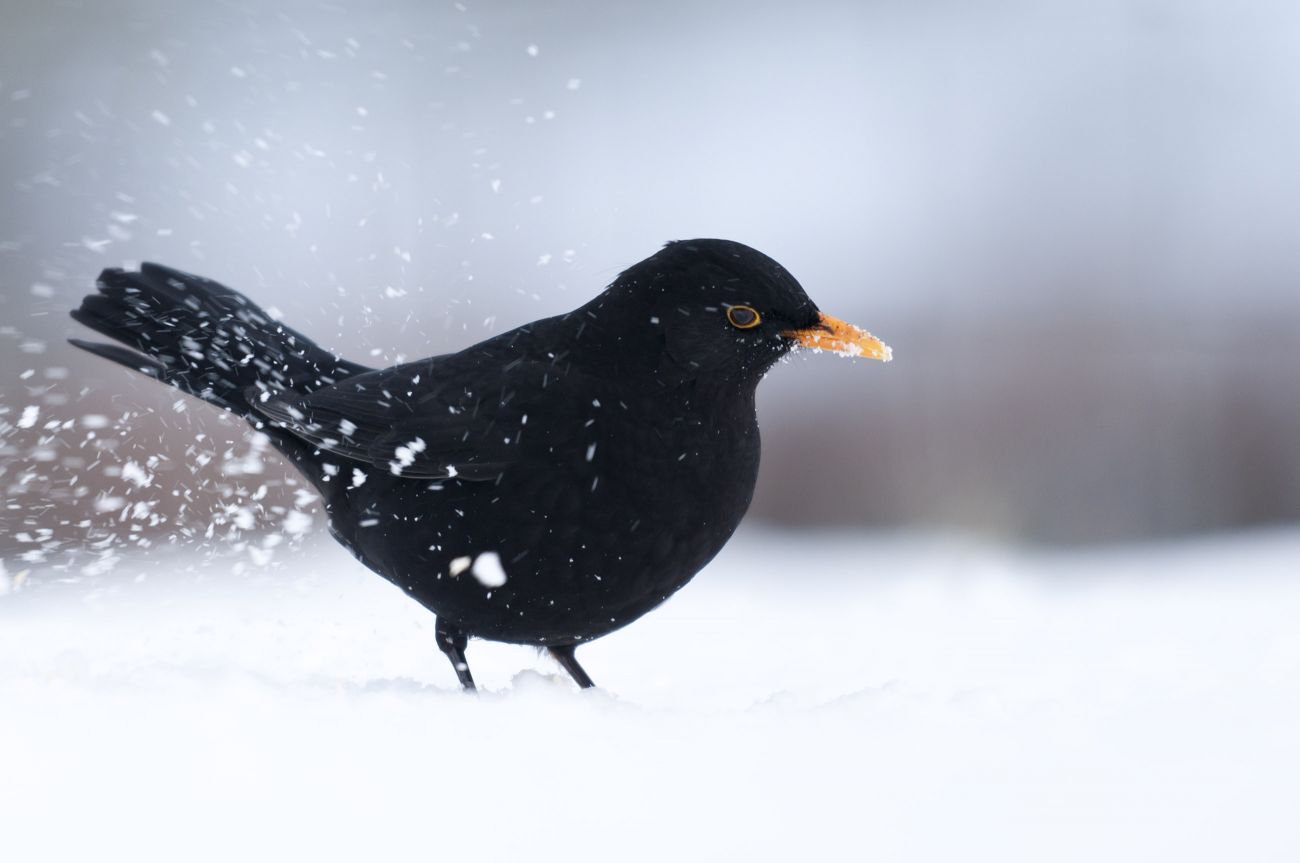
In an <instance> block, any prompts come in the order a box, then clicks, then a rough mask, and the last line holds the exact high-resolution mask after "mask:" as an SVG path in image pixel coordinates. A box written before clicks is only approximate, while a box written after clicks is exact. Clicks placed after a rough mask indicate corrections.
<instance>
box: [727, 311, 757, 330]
mask: <svg viewBox="0 0 1300 863" xmlns="http://www.w3.org/2000/svg"><path fill="white" fill-rule="evenodd" d="M727 320H728V321H730V322H731V325H732V326H733V327H735V328H736V329H738V330H748V329H752V328H754V327H756V326H758V325H759V324H760V323H762V321H763V318H762V317H761V316H760V315H759V314H758V312H757V311H756V310H755V309H753V308H752V307H750V306H728V307H727Z"/></svg>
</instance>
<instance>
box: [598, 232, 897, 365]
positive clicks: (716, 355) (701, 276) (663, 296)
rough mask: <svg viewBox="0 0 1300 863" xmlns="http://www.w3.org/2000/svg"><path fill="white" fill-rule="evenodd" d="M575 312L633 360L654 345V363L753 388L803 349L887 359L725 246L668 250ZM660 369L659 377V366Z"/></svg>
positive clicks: (778, 269)
mask: <svg viewBox="0 0 1300 863" xmlns="http://www.w3.org/2000/svg"><path fill="white" fill-rule="evenodd" d="M578 314H579V315H585V317H586V318H587V319H590V321H591V322H592V323H593V324H594V325H595V326H596V327H598V328H599V329H601V330H602V331H603V332H604V334H605V335H606V336H609V335H617V336H618V338H619V340H620V341H623V342H624V344H625V346H626V348H627V349H628V350H629V351H631V350H635V351H636V353H637V355H645V353H646V352H645V350H644V347H638V348H636V349H634V348H633V345H642V346H643V345H644V344H645V342H646V341H653V342H654V343H655V344H657V345H658V346H659V350H658V351H655V352H654V353H657V354H658V355H659V359H660V360H661V361H662V360H667V362H668V363H671V364H672V365H675V366H676V367H677V368H678V369H680V371H681V372H683V373H686V374H690V375H693V374H695V373H697V372H709V373H713V374H719V373H721V374H722V375H723V376H725V377H729V378H733V379H736V378H738V379H742V380H745V379H750V380H753V381H755V382H757V380H758V379H759V378H760V377H762V375H763V373H764V372H766V371H767V370H768V369H769V368H771V366H772V364H773V363H775V362H776V361H777V360H778V359H779V358H780V357H781V356H782V355H784V354H786V353H788V352H789V351H790V350H791V349H793V348H796V347H800V346H803V347H809V348H813V349H817V350H826V351H831V352H834V353H838V354H843V355H846V356H852V357H868V358H871V359H877V360H884V361H888V360H889V359H891V352H890V349H889V347H888V346H887V345H885V343H884V342H882V341H880V340H879V339H877V338H875V337H874V336H872V335H871V334H870V333H868V332H866V331H865V330H862V329H859V328H858V327H855V326H853V325H852V324H848V323H845V322H844V321H841V320H839V319H837V318H833V317H831V316H830V315H827V314H824V313H822V312H821V311H819V310H818V308H817V305H816V304H815V303H814V302H813V301H812V300H811V299H809V297H808V294H806V293H805V292H804V289H803V287H802V286H801V285H800V284H799V282H798V281H797V280H796V279H795V278H794V276H792V275H790V273H789V271H788V270H786V268H785V267H783V266H781V265H780V264H778V263H777V262H776V261H774V260H772V259H771V258H769V257H768V256H767V255H764V254H763V253H762V252H759V251H758V250H756V249H752V248H750V247H749V246H746V245H743V244H741V243H736V242H732V241H730V240H708V239H702V240H679V241H677V242H672V243H669V244H668V245H666V246H665V247H664V248H663V249H661V250H660V251H659V252H657V253H656V254H654V255H651V256H650V257H649V258H646V259H645V260H644V261H641V262H640V263H638V264H635V265H633V266H632V267H629V268H628V269H627V270H625V271H624V272H623V273H622V274H620V275H619V277H618V278H617V279H616V280H615V281H614V283H613V284H612V285H610V287H609V289H608V290H607V291H605V293H603V294H601V295H600V296H599V297H597V298H596V299H595V300H593V301H592V302H591V303H589V304H588V305H587V306H584V307H583V308H582V309H580V310H579V311H578ZM615 353H619V354H622V353H624V352H623V351H621V350H616V351H615ZM619 365H622V363H621V362H619ZM657 369H658V371H659V372H663V371H665V369H664V363H663V362H659V363H657Z"/></svg>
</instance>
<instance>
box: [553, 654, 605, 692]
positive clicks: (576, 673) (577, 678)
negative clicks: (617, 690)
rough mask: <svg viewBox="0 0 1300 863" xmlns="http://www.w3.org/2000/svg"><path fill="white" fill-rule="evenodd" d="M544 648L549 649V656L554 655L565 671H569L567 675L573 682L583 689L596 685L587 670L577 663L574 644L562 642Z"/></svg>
mask: <svg viewBox="0 0 1300 863" xmlns="http://www.w3.org/2000/svg"><path fill="white" fill-rule="evenodd" d="M546 649H547V650H549V651H550V653H551V656H554V657H555V661H556V662H558V663H560V665H561V666H562V667H563V668H564V670H565V671H567V672H569V676H570V677H572V678H573V680H574V682H575V683H577V684H578V685H579V686H581V687H582V688H583V689H590V688H591V687H593V686H595V685H596V684H594V683H592V682H591V678H590V677H588V676H587V672H585V671H583V670H582V666H581V665H579V664H578V658H577V657H576V656H574V655H573V651H574V650H575V649H576V648H575V646H574V645H572V644H564V645H560V646H557V647H548V648H546Z"/></svg>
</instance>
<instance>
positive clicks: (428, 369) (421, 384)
mask: <svg viewBox="0 0 1300 863" xmlns="http://www.w3.org/2000/svg"><path fill="white" fill-rule="evenodd" d="M561 379H562V374H561V373H560V372H559V371H558V370H557V369H556V368H555V367H554V364H553V363H551V362H538V361H534V360H529V359H526V358H521V357H517V356H516V357H513V358H505V359H503V358H502V357H501V356H499V355H494V354H493V353H485V352H479V353H469V352H467V353H465V354H456V355H453V356H448V357H435V358H432V359H428V360H421V361H419V362H415V363H408V364H406V365H401V366H394V367H392V368H388V369H382V370H379V371H373V372H367V373H365V374H361V375H357V376H355V377H352V378H349V379H347V380H345V381H340V382H339V383H337V384H334V385H332V386H329V387H325V388H323V389H320V390H317V391H316V392H314V393H310V394H307V395H299V394H296V393H279V394H272V393H257V392H250V393H249V394H248V398H249V401H250V402H251V403H252V405H253V407H254V409H255V410H256V411H257V412H258V413H260V414H262V415H263V416H265V417H266V418H267V419H269V420H270V421H271V422H272V423H274V424H276V425H278V426H281V427H283V428H285V429H287V430H288V431H290V432H291V433H293V434H294V435H295V436H296V437H299V438H301V439H302V440H304V441H307V442H308V443H311V444H312V445H314V446H316V447H318V448H319V449H320V450H321V451H322V452H327V453H331V454H334V455H336V456H339V457H340V458H343V459H349V460H352V461H356V462H361V463H364V464H366V465H369V466H371V467H373V468H377V469H380V470H383V471H386V472H388V473H391V474H393V475H395V476H401V477H407V478H411V479H449V478H453V477H455V478H459V479H465V480H492V479H496V478H497V477H499V476H500V475H501V473H502V472H503V471H505V470H507V469H508V468H509V467H510V465H511V464H513V463H514V462H516V461H517V460H519V459H520V458H521V457H522V452H523V450H522V444H523V441H524V439H525V437H526V436H527V434H528V412H529V410H530V409H532V410H534V412H535V413H536V412H537V411H538V409H539V408H541V407H542V406H541V405H539V404H538V403H539V400H544V399H548V398H553V397H555V396H557V395H558V393H557V391H556V390H557V387H556V384H558V383H559V382H560V381H561ZM570 383H571V382H570ZM534 427H535V428H536V425H535V426H534Z"/></svg>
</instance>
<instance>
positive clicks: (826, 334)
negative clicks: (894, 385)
mask: <svg viewBox="0 0 1300 863" xmlns="http://www.w3.org/2000/svg"><path fill="white" fill-rule="evenodd" d="M783 335H785V336H788V337H790V338H792V339H794V340H795V341H796V342H798V343H799V344H801V345H803V346H804V347H806V348H814V349H816V350H822V351H832V352H834V353H837V354H840V355H841V356H845V357H867V358H869V359H873V360H880V361H881V362H886V363H887V362H889V361H890V360H892V359H893V358H894V352H893V351H892V350H890V349H889V345H887V344H885V343H884V342H882V341H881V340H880V339H878V338H876V337H875V336H873V335H872V334H871V333H869V332H867V331H866V330H864V329H862V328H861V327H855V326H853V324H850V323H847V322H845V321H841V320H840V319H839V318H832V317H831V316H830V315H827V314H823V313H822V312H818V313H817V323H815V324H813V325H812V326H810V327H804V328H803V329H798V330H786V331H785V332H784V333H783Z"/></svg>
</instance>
